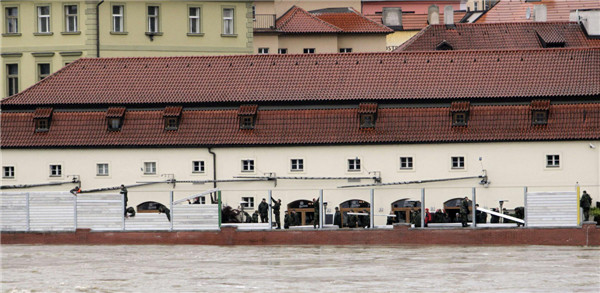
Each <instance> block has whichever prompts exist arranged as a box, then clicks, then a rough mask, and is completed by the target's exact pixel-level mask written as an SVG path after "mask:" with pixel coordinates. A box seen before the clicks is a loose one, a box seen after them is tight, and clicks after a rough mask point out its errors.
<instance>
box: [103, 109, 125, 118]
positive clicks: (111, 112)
mask: <svg viewBox="0 0 600 293" xmlns="http://www.w3.org/2000/svg"><path fill="white" fill-rule="evenodd" d="M125 110H126V109H125V107H110V108H108V110H107V111H106V117H107V118H121V117H123V115H125Z"/></svg>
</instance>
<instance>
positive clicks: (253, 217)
mask: <svg viewBox="0 0 600 293" xmlns="http://www.w3.org/2000/svg"><path fill="white" fill-rule="evenodd" d="M252 223H258V211H254V213H253V214H252Z"/></svg>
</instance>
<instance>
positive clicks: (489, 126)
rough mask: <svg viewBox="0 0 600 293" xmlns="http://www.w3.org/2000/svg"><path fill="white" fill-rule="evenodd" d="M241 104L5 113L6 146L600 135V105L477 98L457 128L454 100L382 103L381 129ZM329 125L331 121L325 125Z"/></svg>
mask: <svg viewBox="0 0 600 293" xmlns="http://www.w3.org/2000/svg"><path fill="white" fill-rule="evenodd" d="M237 114H238V110H237V109H231V110H185V109H184V111H183V112H182V116H181V120H180V121H181V122H180V124H179V128H178V130H177V131H166V130H165V129H164V120H163V111H162V109H157V110H143V111H127V113H126V114H125V119H124V122H123V126H122V129H121V130H120V131H109V130H107V128H106V122H105V113H104V112H68V111H67V112H61V111H55V113H54V115H53V117H52V124H51V127H50V129H49V131H48V132H43V133H36V132H35V130H34V124H33V123H32V121H33V112H4V113H2V116H1V123H2V133H1V136H0V139H1V141H2V148H25V147H127V146H214V145H233V146H236V145H240V146H242V145H243V146H248V145H288V144H304V145H306V144H352V143H361V144H368V143H421V142H471V141H536V140H575V139H599V138H600V104H598V103H595V104H555V105H552V106H551V107H550V113H549V117H548V124H547V125H543V126H535V125H532V119H531V114H532V113H531V109H530V105H500V106H491V105H471V107H470V112H469V120H468V125H467V126H466V127H452V119H451V118H450V109H449V107H416V108H408V107H407V108H382V107H380V108H379V110H378V112H377V122H376V123H375V128H374V129H368V130H365V129H361V128H360V127H359V115H358V109H357V108H353V109H295V110H294V109H280V110H259V111H258V113H257V120H256V121H257V122H256V125H255V128H254V129H252V130H244V131H241V130H240V129H239V123H238V119H239V118H238V115H237ZM325 125H326V127H324V126H325Z"/></svg>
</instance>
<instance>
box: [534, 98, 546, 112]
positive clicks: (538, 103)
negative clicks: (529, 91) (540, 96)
mask: <svg viewBox="0 0 600 293" xmlns="http://www.w3.org/2000/svg"><path fill="white" fill-rule="evenodd" d="M531 110H550V100H533V101H531Z"/></svg>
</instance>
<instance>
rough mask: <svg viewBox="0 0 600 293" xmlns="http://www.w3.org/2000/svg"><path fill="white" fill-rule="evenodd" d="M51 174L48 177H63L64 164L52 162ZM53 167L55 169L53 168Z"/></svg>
mask: <svg viewBox="0 0 600 293" xmlns="http://www.w3.org/2000/svg"><path fill="white" fill-rule="evenodd" d="M49 167H50V173H49V174H50V175H49V176H48V177H62V176H63V172H62V164H50V165H49ZM53 167H55V168H54V170H53Z"/></svg>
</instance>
